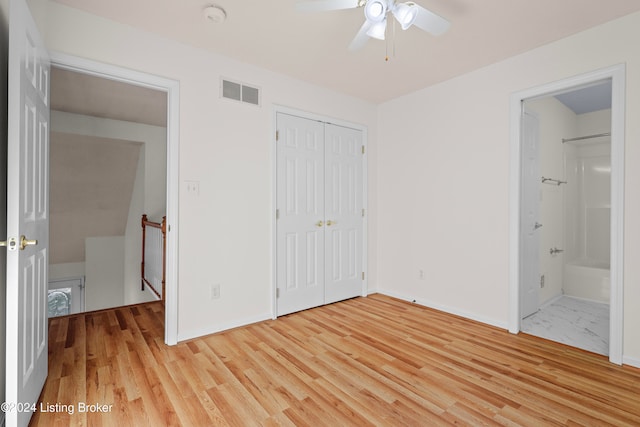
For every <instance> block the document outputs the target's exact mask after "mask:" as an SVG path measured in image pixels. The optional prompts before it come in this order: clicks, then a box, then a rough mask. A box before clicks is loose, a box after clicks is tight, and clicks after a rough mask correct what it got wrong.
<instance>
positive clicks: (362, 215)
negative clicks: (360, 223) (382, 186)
mask: <svg viewBox="0 0 640 427" xmlns="http://www.w3.org/2000/svg"><path fill="white" fill-rule="evenodd" d="M362 218H364V208H362Z"/></svg>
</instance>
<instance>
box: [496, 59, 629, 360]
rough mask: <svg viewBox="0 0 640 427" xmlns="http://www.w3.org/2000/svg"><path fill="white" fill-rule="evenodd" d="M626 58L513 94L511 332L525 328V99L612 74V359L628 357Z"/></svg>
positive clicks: (511, 110)
mask: <svg viewBox="0 0 640 427" xmlns="http://www.w3.org/2000/svg"><path fill="white" fill-rule="evenodd" d="M625 75H626V68H625V65H624V64H619V65H614V66H611V67H607V68H604V69H601V70H596V71H593V72H589V73H585V74H581V75H578V76H574V77H570V78H567V79H563V80H560V81H557V82H553V83H549V84H545V85H542V86H538V87H535V88H531V89H527V90H523V91H521V92H516V93H514V94H512V95H511V99H510V118H509V119H510V135H509V141H510V160H509V161H510V172H509V332H511V333H514V334H516V333H518V332H519V331H520V286H519V284H520V243H521V242H520V197H521V163H520V162H521V160H520V156H521V145H520V135H521V122H520V115H521V111H522V103H523V101H525V100H528V99H533V98H539V97H543V96H549V95H553V94H556V93H560V92H565V91H567V90H568V89H572V88H576V87H580V86H584V85H589V84H592V83H595V82H597V81H601V80H605V79H611V81H612V93H611V294H610V302H609V304H610V305H609V307H610V308H609V310H610V316H609V319H610V326H609V360H610V361H611V362H612V363H615V364H618V365H621V364H622V359H623V354H622V351H623V323H624V318H623V309H624V300H623V293H624V280H623V274H624V134H625Z"/></svg>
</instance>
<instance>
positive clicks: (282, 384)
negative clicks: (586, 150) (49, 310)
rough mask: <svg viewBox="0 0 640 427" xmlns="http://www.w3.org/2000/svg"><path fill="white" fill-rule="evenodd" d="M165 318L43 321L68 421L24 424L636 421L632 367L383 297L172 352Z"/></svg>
mask: <svg viewBox="0 0 640 427" xmlns="http://www.w3.org/2000/svg"><path fill="white" fill-rule="evenodd" d="M163 319H164V313H163V309H162V306H161V305H159V304H158V303H150V304H144V305H137V306H131V307H125V308H118V309H113V310H107V311H100V312H94V313H87V314H81V315H75V316H70V317H64V318H57V319H52V320H51V321H50V335H49V378H48V380H47V383H46V385H45V389H44V391H43V394H42V396H41V401H42V402H43V404H44V407H45V408H46V407H47V405H55V404H60V405H72V406H73V408H74V413H73V414H69V413H68V411H64V410H63V411H59V412H55V408H52V409H54V411H52V412H42V413H36V414H35V415H34V417H33V419H32V423H31V425H33V426H54V425H60V426H69V425H85V426H147V425H148V426H162V425H182V426H207V425H212V426H218V425H220V426H224V425H232V426H252V425H265V426H275V425H284V426H305V425H308V426H349V425H354V426H367V425H381V426H431V425H436V426H437V425H453V424H456V425H473V426H476V425H511V426H513V425H528V426H536V427H539V426H543V425H586V426H596V425H597V426H600V425H615V426H624V425H629V426H632V425H633V426H638V425H640V370H639V369H636V368H632V367H628V366H624V367H619V366H615V365H612V364H610V363H609V362H608V361H607V360H606V358H605V357H603V356H600V355H596V354H593V353H588V352H585V351H582V350H578V349H574V348H571V347H567V346H564V345H562V344H557V343H553V342H550V341H545V340H543V339H540V338H536V337H532V336H527V335H524V334H520V335H518V336H515V335H511V334H509V333H508V332H506V331H504V330H500V329H497V328H493V327H490V326H486V325H482V324H479V323H475V322H472V321H469V320H464V319H461V318H458V317H455V316H451V315H447V314H444V313H441V312H438V311H434V310H430V309H427V308H424V307H421V306H418V305H414V304H410V303H407V302H403V301H399V300H396V299H393V298H389V297H385V296H382V295H372V296H369V297H367V298H356V299H352V300H348V301H344V302H341V303H336V304H332V305H329V306H325V307H320V308H316V309H312V310H307V311H304V312H300V313H295V314H291V315H288V316H284V317H281V318H279V319H278V320H275V321H266V322H261V323H258V324H254V325H250V326H246V327H242V328H238V329H234V330H230V331H226V332H222V333H219V334H215V335H210V336H207V337H204V338H200V339H195V340H191V341H188V342H184V343H180V344H179V345H177V346H173V347H167V346H165V345H164V343H163V327H162V324H163ZM80 402H83V403H87V404H95V403H98V404H101V405H112V406H111V410H110V412H106V413H86V412H79V411H78V409H80V408H79V403H80ZM67 409H68V408H67Z"/></svg>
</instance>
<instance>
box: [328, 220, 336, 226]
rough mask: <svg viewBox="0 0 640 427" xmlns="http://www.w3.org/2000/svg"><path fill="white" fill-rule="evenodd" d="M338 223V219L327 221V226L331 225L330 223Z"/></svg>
mask: <svg viewBox="0 0 640 427" xmlns="http://www.w3.org/2000/svg"><path fill="white" fill-rule="evenodd" d="M337 223H338V221H331V220H329V221H327V227H331V226H332V225H336V224H337Z"/></svg>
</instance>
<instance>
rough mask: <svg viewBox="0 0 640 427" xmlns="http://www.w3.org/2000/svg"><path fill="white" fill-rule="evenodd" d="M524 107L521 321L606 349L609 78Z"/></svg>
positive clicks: (546, 333) (526, 328) (527, 327)
mask: <svg viewBox="0 0 640 427" xmlns="http://www.w3.org/2000/svg"><path fill="white" fill-rule="evenodd" d="M523 110H524V112H523V119H522V120H523V127H522V131H523V134H522V143H523V151H522V154H523V162H522V164H523V172H524V173H523V178H522V179H523V183H522V204H523V209H522V214H523V217H522V226H521V227H522V254H523V258H522V273H523V275H522V282H521V286H522V293H521V312H520V317H521V319H522V324H521V329H522V331H523V332H526V333H528V334H531V335H536V336H539V337H542V338H546V339H550V340H553V341H557V342H560V343H563V344H567V345H570V346H573V347H578V348H582V349H584V350H588V351H592V352H595V353H599V354H602V355H608V353H609V312H610V310H609V297H610V295H609V294H610V270H609V268H610V240H611V239H610V236H611V232H610V229H611V221H610V213H611V137H610V136H611V79H606V80H604V81H602V82H595V83H593V84H592V85H587V86H584V87H580V88H578V89H571V90H569V91H567V92H562V93H557V94H554V95H549V96H545V97H539V98H536V99H527V100H525V101H524V102H523ZM534 118H535V119H534ZM533 165H535V166H533Z"/></svg>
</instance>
